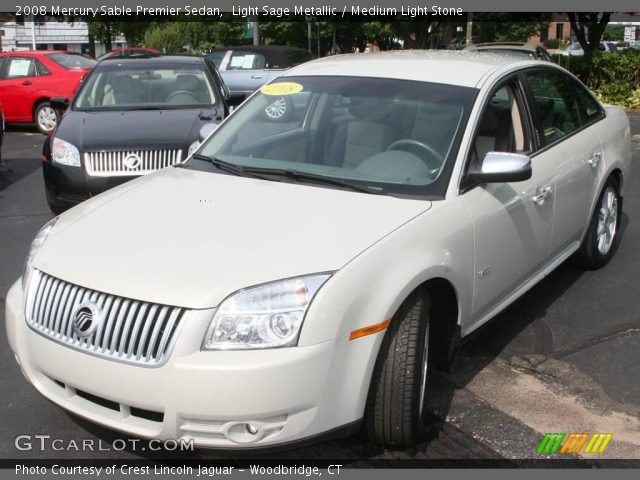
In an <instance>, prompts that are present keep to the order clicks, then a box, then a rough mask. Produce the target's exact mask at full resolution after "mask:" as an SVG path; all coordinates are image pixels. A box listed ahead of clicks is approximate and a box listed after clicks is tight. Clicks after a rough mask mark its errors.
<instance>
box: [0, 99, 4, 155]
mask: <svg viewBox="0 0 640 480" xmlns="http://www.w3.org/2000/svg"><path fill="white" fill-rule="evenodd" d="M3 138H4V112H3V111H2V103H0V163H2V139H3Z"/></svg>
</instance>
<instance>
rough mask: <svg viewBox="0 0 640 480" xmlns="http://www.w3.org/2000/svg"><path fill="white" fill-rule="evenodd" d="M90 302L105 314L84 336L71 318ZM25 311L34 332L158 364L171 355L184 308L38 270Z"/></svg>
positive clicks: (94, 351)
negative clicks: (105, 290) (101, 289)
mask: <svg viewBox="0 0 640 480" xmlns="http://www.w3.org/2000/svg"><path fill="white" fill-rule="evenodd" d="M88 300H90V301H92V302H94V303H95V305H96V306H97V307H98V308H99V309H100V310H101V311H102V314H103V317H102V321H101V322H100V324H99V325H98V327H97V329H96V331H95V332H94V333H92V334H91V335H89V336H88V337H85V338H81V337H79V336H78V335H77V334H76V332H74V329H73V320H74V319H72V318H71V317H72V312H73V311H74V309H75V308H76V307H77V306H78V305H80V304H81V303H83V302H85V301H88ZM26 311H27V315H26V317H27V323H28V324H29V326H30V327H31V328H32V329H33V330H35V331H36V332H38V333H40V334H41V335H44V336H45V337H48V338H50V339H52V340H55V341H57V342H59V343H62V344H63V345H66V346H68V347H71V348H75V349H77V350H81V351H84V352H87V353H90V354H93V355H97V356H100V357H104V358H108V359H111V360H116V361H120V362H126V363H133V364H136V365H143V366H158V365H161V364H163V363H164V362H165V361H166V360H167V359H168V357H169V354H170V353H171V349H172V347H173V343H174V342H175V339H176V336H177V332H178V327H179V325H180V321H181V320H182V317H183V315H184V312H185V309H183V308H180V307H171V306H168V305H158V304H154V303H147V302H141V301H138V300H132V299H128V298H123V297H117V296H114V295H109V294H106V293H101V292H97V291H95V290H90V289H88V288H84V287H80V286H78V285H74V284H72V283H68V282H65V281H63V280H60V279H58V278H55V277H52V276H50V275H47V274H46V273H43V272H40V271H38V270H36V271H34V272H33V274H32V278H31V281H30V286H29V294H28V299H27V307H26Z"/></svg>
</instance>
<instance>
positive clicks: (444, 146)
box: [189, 76, 477, 197]
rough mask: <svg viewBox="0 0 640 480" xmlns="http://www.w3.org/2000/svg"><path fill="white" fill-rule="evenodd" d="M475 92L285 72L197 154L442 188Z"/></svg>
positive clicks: (246, 165) (404, 187) (393, 187)
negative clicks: (286, 75)
mask: <svg viewBox="0 0 640 480" xmlns="http://www.w3.org/2000/svg"><path fill="white" fill-rule="evenodd" d="M476 93H477V91H476V90H475V89H473V88H468V87H459V86H452V85H443V84H433V83H426V82H416V81H408V80H394V79H381V78H360V77H336V76H331V77H328V76H327V77H322V76H317V77H312V76H309V77H284V78H283V77H281V78H280V79H278V80H277V81H276V83H272V84H270V85H266V86H264V87H262V88H261V89H260V90H259V91H258V92H257V93H256V94H255V95H254V96H253V97H252V98H251V99H250V100H249V101H247V102H246V103H245V104H244V105H243V106H242V107H241V108H240V109H239V110H238V111H237V112H236V113H234V114H233V115H232V116H231V117H230V118H229V119H228V120H227V121H226V122H225V124H224V126H223V127H221V128H220V130H219V131H217V132H216V133H215V134H214V135H213V136H212V137H211V138H210V140H209V141H208V142H207V143H205V144H204V146H203V147H202V148H201V149H200V151H199V154H200V156H199V157H198V158H199V159H200V160H202V156H206V157H209V158H211V159H217V160H218V161H222V162H224V163H225V164H227V165H226V166H227V170H229V168H228V167H229V165H228V164H232V165H235V166H239V167H241V168H239V169H236V172H235V173H236V174H243V173H246V174H247V175H249V174H250V173H251V172H250V171H251V169H252V168H253V169H254V170H256V169H262V173H267V175H268V174H273V176H272V177H271V178H273V179H280V180H282V179H283V178H285V177H286V179H287V181H297V182H305V181H308V180H309V178H310V177H311V176H312V175H315V177H316V178H317V177H318V176H323V177H326V178H327V179H336V180H339V181H343V182H349V183H350V184H351V185H354V184H356V185H360V186H366V187H369V188H371V187H373V188H378V189H379V191H380V192H385V193H395V194H407V195H426V196H437V197H441V196H444V193H445V191H446V187H447V184H448V181H449V176H450V173H451V168H452V165H453V162H454V158H455V155H456V154H457V150H458V145H459V142H460V137H461V136H462V133H463V131H464V127H465V125H466V121H467V117H468V114H469V111H470V109H471V107H472V105H473V101H474V99H475V97H476ZM198 163H202V162H198V161H196V162H194V161H191V162H190V163H189V168H198V165H197V164H198ZM220 163H221V162H218V164H220ZM278 172H279V173H280V174H281V176H279V177H278V175H277V174H278ZM253 173H256V172H255V171H254V172H253ZM287 173H288V175H287ZM300 174H302V175H300ZM306 174H311V175H306ZM324 183H329V182H324ZM333 183H336V182H333Z"/></svg>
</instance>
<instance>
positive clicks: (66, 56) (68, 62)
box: [47, 53, 98, 70]
mask: <svg viewBox="0 0 640 480" xmlns="http://www.w3.org/2000/svg"><path fill="white" fill-rule="evenodd" d="M47 57H49V58H50V59H51V60H53V61H54V62H56V63H57V64H58V65H60V66H61V67H64V68H66V69H68V70H75V69H78V68H91V67H93V66H94V65H95V64H96V63H98V62H97V61H96V60H94V59H93V58H87V57H85V56H84V55H80V54H73V53H52V54H50V55H47Z"/></svg>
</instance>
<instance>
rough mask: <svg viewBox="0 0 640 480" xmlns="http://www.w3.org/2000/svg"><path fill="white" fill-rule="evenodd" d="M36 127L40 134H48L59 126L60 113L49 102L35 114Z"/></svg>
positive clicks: (41, 104)
mask: <svg viewBox="0 0 640 480" xmlns="http://www.w3.org/2000/svg"><path fill="white" fill-rule="evenodd" d="M33 117H34V120H35V124H36V127H37V128H38V130H39V131H40V133H43V134H45V135H46V134H47V133H49V132H50V131H51V130H53V129H54V128H56V125H58V113H57V112H56V111H55V110H54V109H53V108H52V107H51V105H50V104H49V102H42V103H40V104H39V105H38V106H37V107H36V110H35V112H33Z"/></svg>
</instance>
